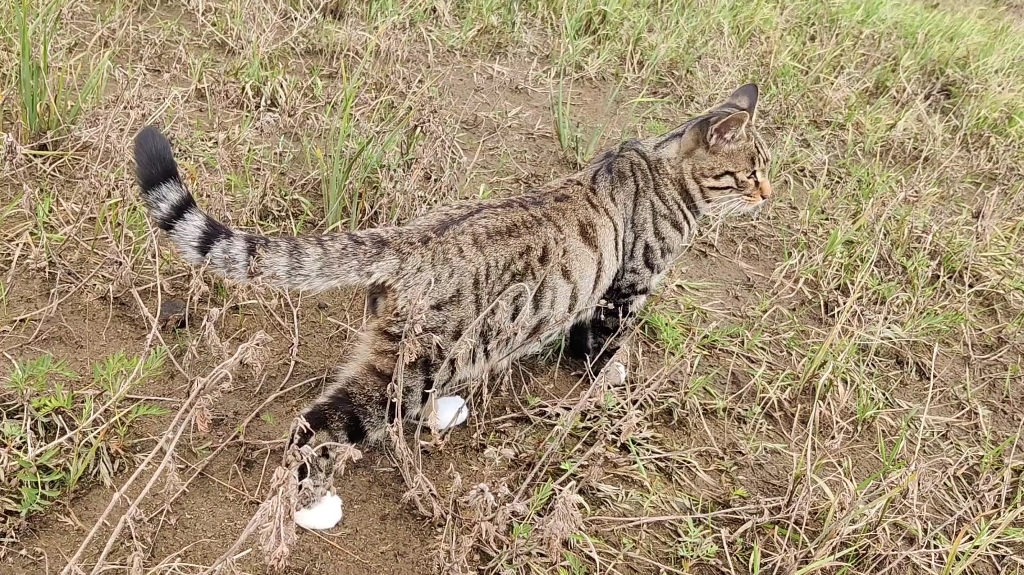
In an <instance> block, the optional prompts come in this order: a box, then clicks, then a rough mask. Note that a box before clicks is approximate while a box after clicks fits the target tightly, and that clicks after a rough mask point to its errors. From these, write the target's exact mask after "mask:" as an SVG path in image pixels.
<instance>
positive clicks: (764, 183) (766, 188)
mask: <svg viewBox="0 0 1024 575" xmlns="http://www.w3.org/2000/svg"><path fill="white" fill-rule="evenodd" d="M757 191H758V192H760V193H761V199H762V200H767V199H768V198H770V197H772V185H771V184H769V183H768V180H761V182H760V185H759V186H758V188H757Z"/></svg>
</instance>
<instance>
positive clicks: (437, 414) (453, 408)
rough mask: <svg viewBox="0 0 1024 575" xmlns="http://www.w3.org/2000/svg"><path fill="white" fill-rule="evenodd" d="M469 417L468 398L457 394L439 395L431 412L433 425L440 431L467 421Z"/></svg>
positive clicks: (431, 423)
mask: <svg viewBox="0 0 1024 575" xmlns="http://www.w3.org/2000/svg"><path fill="white" fill-rule="evenodd" d="M468 417H469V406H467V405H466V400H465V399H462V398H461V397H459V396H457V395H453V396H451V397H439V398H437V402H436V404H435V406H434V411H433V413H432V414H431V421H430V425H431V427H434V428H436V429H437V430H438V431H442V430H445V429H448V428H449V427H455V426H456V425H459V424H461V423H463V422H465V421H466V418H468Z"/></svg>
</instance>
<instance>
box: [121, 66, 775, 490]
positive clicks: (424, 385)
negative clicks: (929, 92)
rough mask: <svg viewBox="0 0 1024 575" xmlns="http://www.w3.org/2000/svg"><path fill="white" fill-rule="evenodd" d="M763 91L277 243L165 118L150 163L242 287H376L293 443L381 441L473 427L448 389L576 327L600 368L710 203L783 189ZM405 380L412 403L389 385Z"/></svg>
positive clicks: (174, 206)
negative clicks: (510, 192) (403, 427)
mask: <svg viewBox="0 0 1024 575" xmlns="http://www.w3.org/2000/svg"><path fill="white" fill-rule="evenodd" d="M757 99H758V89H757V86H756V85H754V84H747V85H745V86H742V87H740V88H738V89H737V90H736V91H735V92H733V93H732V94H731V95H730V96H729V97H728V98H727V99H726V100H725V101H724V102H722V103H721V104H720V105H718V106H717V107H715V108H713V109H712V110H710V111H708V112H707V113H705V114H703V115H700V116H697V117H695V118H692V119H690V120H689V121H687V122H686V123H684V124H682V125H681V126H679V127H678V128H676V129H674V130H672V131H670V132H668V133H666V134H663V135H660V136H656V137H651V138H647V139H640V140H628V141H625V142H623V143H621V144H619V145H618V146H617V147H615V148H614V149H610V150H608V151H606V152H604V153H603V154H601V155H599V156H597V157H596V158H595V159H594V160H593V161H592V162H591V163H590V164H589V165H587V166H586V167H585V168H583V169H582V170H580V171H579V172H577V173H575V174H573V175H570V176H567V177H564V178H561V179H558V180H555V181H553V182H550V183H548V184H546V185H544V186H542V187H540V188H539V189H536V190H531V191H528V192H526V193H525V194H522V195H519V196H515V197H506V198H498V199H487V200H471V201H465V202H461V203H457V204H455V205H450V206H445V207H440V208H437V209H434V210H433V211H431V212H429V213H427V214H425V215H423V216H420V217H418V218H416V219H414V220H412V221H411V222H409V223H407V224H406V225H404V226H396V227H386V228H378V229H368V230H362V231H355V232H346V233H337V234H329V235H317V236H305V237H265V236H260V235H255V234H248V233H241V232H237V231H234V230H232V229H230V228H228V227H226V226H225V225H223V224H222V223H220V222H218V221H216V220H214V219H213V218H211V217H210V216H208V215H207V214H206V213H205V212H203V211H202V210H201V209H200V208H199V207H198V206H197V205H196V202H195V200H194V198H193V197H192V194H191V193H190V192H189V191H188V190H187V189H186V187H185V185H184V183H183V182H182V179H181V177H180V176H179V174H178V168H177V165H176V164H175V161H174V158H173V156H172V152H171V147H170V144H169V142H168V141H167V139H166V138H165V137H164V136H163V135H161V133H160V132H159V131H158V130H157V129H156V128H154V127H146V128H144V129H143V130H142V131H140V132H139V134H138V135H137V136H136V139H135V163H136V169H137V175H138V182H139V185H140V186H141V188H142V197H143V199H144V201H145V203H146V205H147V206H148V208H149V211H150V214H151V216H152V218H153V219H154V220H155V222H156V224H157V225H158V226H159V227H160V228H161V229H163V230H164V231H166V232H167V234H168V235H169V236H170V238H171V240H172V241H173V242H174V244H175V245H176V246H177V248H178V250H179V251H180V253H181V254H182V255H183V256H184V257H185V259H187V260H188V261H190V262H193V263H196V264H202V263H205V264H207V265H208V269H210V270H211V271H213V272H214V273H217V274H220V275H222V276H224V277H227V278H230V279H231V280H235V281H237V282H247V281H261V282H264V283H266V284H271V285H275V286H279V287H284V288H294V289H300V290H309V291H320V290H326V289H329V288H333V287H342V286H349V287H362V288H366V289H367V290H368V294H369V295H368V303H369V306H368V307H369V310H370V312H371V313H370V316H371V317H370V318H369V319H368V321H367V324H366V327H365V329H364V330H362V333H361V334H360V336H359V342H358V344H357V345H356V346H354V348H353V349H351V350H349V351H348V352H347V353H348V354H349V356H348V358H347V361H346V362H345V367H343V368H342V369H341V371H340V374H339V376H338V378H337V379H336V381H335V382H334V383H333V384H332V385H330V386H329V387H328V389H327V390H326V391H325V392H324V393H323V395H322V396H320V397H319V398H318V399H317V400H316V401H314V402H313V403H312V404H311V405H309V406H308V407H307V408H306V410H305V412H304V413H303V415H302V418H303V420H304V424H305V425H300V426H297V427H296V430H295V432H294V433H293V437H292V441H293V442H295V443H297V444H300V445H305V444H311V445H316V444H318V443H321V442H325V441H332V442H337V441H341V442H346V441H347V442H352V443H355V442H361V441H364V440H365V441H369V442H373V441H378V440H380V439H382V438H383V437H385V435H386V429H387V426H388V424H389V423H390V422H392V421H394V420H395V419H396V418H398V417H405V418H418V417H424V416H425V417H426V418H427V419H428V420H429V421H430V423H431V424H432V425H434V426H435V427H442V428H443V427H445V426H448V425H451V424H454V423H458V422H460V421H461V420H463V419H464V418H465V406H464V405H463V401H462V399H461V398H458V397H455V396H453V397H445V398H440V399H435V397H434V396H435V394H440V393H442V392H444V391H446V390H451V389H453V388H454V387H455V386H456V385H458V384H462V383H467V382H469V381H470V380H473V379H474V378H478V377H480V376H482V375H484V374H485V373H488V372H495V371H501V370H504V369H506V368H508V366H509V364H510V363H511V362H512V361H514V360H515V359H516V358H519V357H522V356H524V355H526V354H530V353H535V352H537V351H539V350H541V348H542V347H543V346H544V345H545V344H546V343H548V342H550V341H552V340H555V339H557V338H559V337H560V336H563V335H568V340H567V342H566V344H567V345H566V346H565V349H566V352H567V353H568V355H569V356H570V357H572V358H576V359H580V360H585V361H589V362H590V365H591V369H592V370H593V372H594V373H598V372H599V371H600V369H601V368H602V366H603V365H604V364H605V363H606V362H607V360H608V358H609V357H611V355H612V354H613V353H614V352H615V350H616V347H617V346H616V336H617V334H621V333H624V332H626V331H627V330H628V329H629V328H630V326H631V325H632V324H633V323H634V322H635V318H636V314H637V312H638V310H639V309H640V308H641V306H643V304H644V302H645V301H646V299H647V297H648V295H649V294H650V293H651V290H653V289H654V287H655V286H656V284H657V283H658V281H659V280H660V278H661V277H662V276H663V275H664V273H665V272H666V270H667V268H668V266H669V264H670V263H671V262H672V260H673V259H674V258H675V257H676V256H677V255H678V254H679V253H680V252H681V250H682V249H683V248H684V247H685V245H686V244H687V242H688V240H689V237H690V235H691V234H692V233H693V231H694V230H695V228H696V226H697V221H698V219H699V218H700V217H701V215H703V214H714V215H717V216H722V215H726V214H732V213H743V212H753V211H755V210H757V209H759V207H760V206H761V205H762V203H763V202H765V201H766V200H767V199H768V198H769V197H770V196H771V193H772V191H771V185H770V184H769V183H768V180H767V173H768V165H769V160H770V158H769V154H768V150H767V149H766V148H765V145H764V144H763V143H762V141H761V139H760V138H759V137H758V135H757V132H756V131H755V128H754V117H755V108H756V106H757ZM396 374H400V377H397V378H396V377H395V376H396ZM393 379H395V380H396V381H397V380H400V381H401V386H400V388H401V397H400V398H398V397H397V396H396V397H394V398H393V397H391V396H390V395H389V386H390V384H391V383H392V380H393ZM392 389H393V388H392ZM424 407H427V408H428V409H422V408H424ZM439 414H440V415H439ZM303 420H300V421H303ZM300 474H301V472H300Z"/></svg>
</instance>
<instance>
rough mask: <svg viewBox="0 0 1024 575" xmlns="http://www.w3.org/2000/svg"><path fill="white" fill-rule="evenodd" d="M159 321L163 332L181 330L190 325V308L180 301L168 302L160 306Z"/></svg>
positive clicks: (172, 300) (171, 300)
mask: <svg viewBox="0 0 1024 575" xmlns="http://www.w3.org/2000/svg"><path fill="white" fill-rule="evenodd" d="M157 321H158V322H160V329H161V330H163V331H173V330H176V329H181V328H183V327H185V326H186V325H188V306H187V305H186V304H185V302H183V301H181V300H180V299H170V300H166V301H164V302H162V303H161V304H160V314H159V315H158V316H157Z"/></svg>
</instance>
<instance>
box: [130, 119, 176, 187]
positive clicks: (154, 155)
mask: <svg viewBox="0 0 1024 575" xmlns="http://www.w3.org/2000/svg"><path fill="white" fill-rule="evenodd" d="M135 175H136V177H137V178H138V180H139V186H140V187H141V188H142V191H143V192H148V191H150V190H152V189H153V188H155V187H157V186H159V185H160V184H163V183H165V182H169V181H174V180H180V178H179V176H178V165H177V164H176V163H175V162H174V153H173V152H172V151H171V143H170V142H169V141H168V140H167V137H166V136H164V135H163V134H161V133H160V130H159V129H158V128H157V127H156V126H146V127H145V128H142V129H141V130H139V133H138V134H136V135H135Z"/></svg>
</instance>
